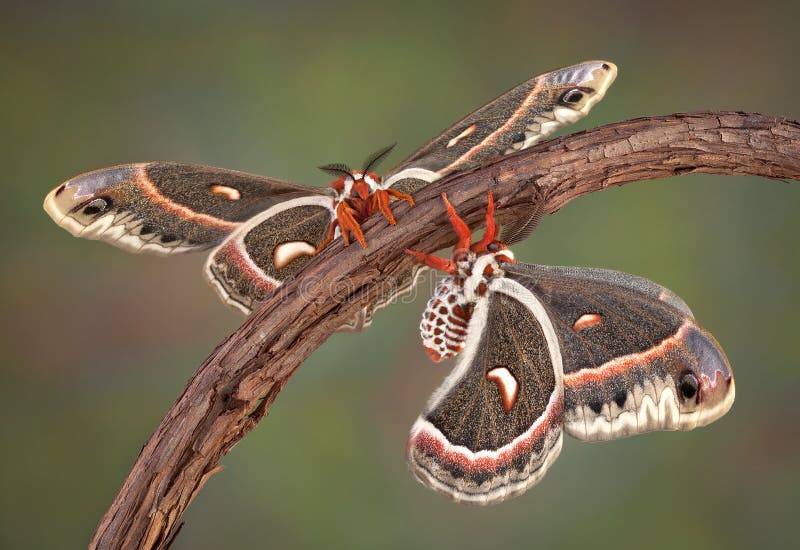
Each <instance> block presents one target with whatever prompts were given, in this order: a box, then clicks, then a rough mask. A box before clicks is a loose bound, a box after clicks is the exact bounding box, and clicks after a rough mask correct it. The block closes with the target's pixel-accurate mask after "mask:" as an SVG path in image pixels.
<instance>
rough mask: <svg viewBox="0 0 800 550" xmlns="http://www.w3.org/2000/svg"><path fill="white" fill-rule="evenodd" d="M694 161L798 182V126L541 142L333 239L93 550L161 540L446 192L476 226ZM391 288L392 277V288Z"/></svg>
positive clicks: (235, 356) (189, 398)
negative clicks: (493, 210)
mask: <svg viewBox="0 0 800 550" xmlns="http://www.w3.org/2000/svg"><path fill="white" fill-rule="evenodd" d="M692 172H702V173H714V174H729V175H745V174H747V175H756V176H765V177H768V178H786V179H793V180H800V123H798V122H795V121H791V120H787V119H783V118H775V117H768V116H763V115H758V114H746V113H710V112H701V113H693V114H676V115H670V116H663V117H651V118H641V119H634V120H629V121H625V122H620V123H616V124H610V125H607V126H603V127H601V128H595V129H593V130H590V131H587V132H581V133H578V134H573V135H569V136H566V137H562V138H559V139H555V140H553V141H549V142H546V143H542V144H540V145H538V146H536V147H532V148H530V149H528V150H526V151H524V152H522V153H519V154H515V155H511V156H507V157H502V158H499V159H497V160H495V161H493V162H490V163H488V164H485V165H483V166H481V167H480V168H478V169H476V170H474V171H472V172H467V173H462V174H458V175H456V176H454V177H449V178H446V179H444V180H441V181H439V182H436V183H434V184H431V185H429V186H428V187H426V188H425V189H423V190H422V191H420V192H419V193H418V194H417V195H416V196H415V200H416V202H417V205H416V206H415V207H413V209H411V208H409V207H408V205H406V204H405V203H403V202H396V203H394V204H393V210H394V212H395V216H396V218H397V219H398V221H399V223H398V224H397V226H394V227H392V226H390V225H388V223H387V222H386V220H384V219H383V218H382V217H381V216H373V217H372V218H371V219H369V220H368V221H367V223H366V224H365V225H364V229H365V230H366V234H367V238H368V241H369V247H368V248H367V249H366V250H363V249H362V248H361V247H359V246H351V247H349V248H345V247H343V246H342V242H341V239H339V240H337V241H336V242H334V243H333V244H332V245H331V246H329V247H327V248H326V249H325V250H324V251H323V252H322V253H321V254H320V255H319V256H318V257H316V258H315V259H314V260H313V261H312V262H310V263H309V264H308V266H307V267H306V268H305V269H304V270H303V273H302V276H301V277H298V278H296V279H294V280H292V281H290V282H288V283H287V284H286V285H284V286H283V287H282V288H281V289H280V290H279V291H278V292H277V293H276V295H274V296H272V297H271V298H270V299H268V300H267V301H266V302H265V303H264V304H262V305H261V306H260V307H259V308H258V309H257V310H256V311H255V312H254V313H253V314H252V315H250V316H249V317H248V318H247V319H245V321H244V322H243V323H242V325H241V326H240V327H239V328H238V329H237V330H236V332H235V333H233V334H232V335H230V336H229V337H227V338H226V339H225V340H224V341H223V342H222V343H221V344H219V345H218V346H217V347H216V349H215V350H214V351H213V352H212V353H211V355H210V356H209V357H208V358H207V359H206V360H205V361H204V362H203V364H202V365H201V366H200V368H199V369H198V370H197V372H196V373H195V374H194V376H192V378H191V379H190V380H189V382H188V384H187V385H186V387H185V388H184V390H183V392H182V393H181V395H180V396H179V397H178V399H177V400H176V401H175V403H174V405H173V406H172V408H171V409H170V410H169V412H168V413H167V415H166V416H165V417H164V419H163V420H162V421H161V424H160V425H159V426H158V428H157V429H156V431H155V432H154V433H153V435H152V436H151V437H150V439H149V441H148V442H147V444H146V445H145V446H144V448H143V449H142V451H141V453H140V454H139V457H138V459H137V460H136V463H135V464H134V466H133V469H132V471H131V473H130V474H129V475H128V478H127V479H126V480H125V483H124V484H123V486H122V488H121V489H120V492H119V494H118V495H117V497H116V499H115V500H114V502H113V504H112V505H111V508H110V509H109V510H108V512H107V513H106V514H105V516H104V517H103V519H102V520H101V522H100V524H99V525H98V527H97V530H96V532H95V534H94V538H93V540H92V542H91V545H90V548H163V547H164V545H165V544H167V542H168V540H169V538H170V534H171V533H172V532H173V531H174V530H175V529H176V528H177V526H178V525H179V523H180V518H181V515H182V514H183V512H184V511H185V510H186V508H187V507H188V505H189V503H190V502H191V501H192V499H193V498H194V497H195V496H196V495H197V493H198V492H199V491H200V489H202V487H203V485H204V484H205V482H206V481H207V480H208V479H209V478H210V477H211V476H212V475H213V474H215V473H216V472H218V471H220V470H221V469H222V467H221V466H219V465H218V463H219V461H220V459H221V458H222V457H223V456H225V454H226V453H228V451H230V449H231V448H232V447H233V446H234V445H235V444H236V443H237V442H238V441H239V440H240V439H242V438H243V437H244V436H245V435H247V433H248V432H249V431H250V430H252V429H253V428H254V427H255V426H256V425H257V424H258V422H259V420H261V419H262V418H263V417H264V416H265V415H266V413H267V410H268V409H269V406H270V404H271V403H272V402H273V401H274V399H275V397H276V396H277V395H278V393H279V392H280V391H281V389H282V388H283V386H284V385H285V384H286V382H287V381H288V380H289V378H290V377H291V376H292V374H293V373H294V372H295V370H296V369H297V368H298V367H299V366H300V365H301V364H302V363H303V361H304V360H305V359H306V358H307V357H308V356H309V355H311V353H313V352H314V350H315V349H317V347H319V346H320V345H321V344H322V343H323V342H324V341H325V340H326V339H327V338H328V337H329V336H330V335H331V334H332V333H333V332H334V330H335V329H336V328H337V327H338V326H339V325H340V324H341V323H342V322H343V320H344V319H346V318H348V317H351V316H352V315H354V314H355V313H356V312H357V311H358V310H359V309H360V308H362V307H364V306H365V305H366V304H367V303H368V302H369V301H370V300H374V299H375V297H376V296H377V295H378V293H379V291H380V287H381V286H382V285H385V284H386V281H392V280H393V279H394V278H395V277H397V276H398V275H399V274H401V273H402V272H404V271H406V270H407V269H408V268H409V267H410V266H411V265H412V260H411V258H409V257H408V256H406V255H405V254H404V253H403V251H404V249H405V248H414V249H416V250H420V251H423V252H432V251H434V250H437V249H439V248H442V247H444V246H446V245H449V244H452V243H453V242H454V238H453V237H454V235H453V232H452V231H451V230H450V226H449V224H448V222H447V217H446V216H445V215H444V207H443V205H442V202H441V200H440V199H439V196H440V194H441V193H442V192H446V193H447V196H448V198H449V199H450V201H451V202H452V203H453V204H454V205H455V207H456V209H457V210H458V212H459V214H460V215H461V216H462V217H464V219H465V220H466V221H467V222H468V223H469V224H470V225H471V226H472V227H473V228H475V227H478V226H480V225H481V224H482V223H483V213H484V208H485V201H486V191H487V189H491V190H492V191H493V193H494V197H495V202H496V205H497V214H498V217H499V219H500V221H501V222H503V221H505V222H508V221H511V220H513V219H516V218H521V217H523V216H524V215H525V214H526V213H529V212H530V211H531V210H532V209H533V208H535V207H537V206H538V203H539V202H541V201H544V205H543V211H544V212H545V213H548V214H549V213H553V212H555V211H557V210H558V209H560V208H561V207H563V206H564V205H565V204H567V203H568V202H569V201H571V200H572V199H574V198H576V197H579V196H581V195H586V194H588V193H592V192H595V191H599V190H601V189H605V188H607V187H611V186H615V185H623V184H625V183H628V182H633V181H642V180H650V179H656V178H663V177H667V176H673V175H683V174H688V173H692ZM383 288H385V286H383Z"/></svg>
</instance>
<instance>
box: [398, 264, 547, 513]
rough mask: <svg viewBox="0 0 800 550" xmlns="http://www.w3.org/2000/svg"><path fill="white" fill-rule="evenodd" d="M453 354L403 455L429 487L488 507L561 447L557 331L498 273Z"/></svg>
mask: <svg viewBox="0 0 800 550" xmlns="http://www.w3.org/2000/svg"><path fill="white" fill-rule="evenodd" d="M459 357H460V358H459V360H458V363H457V365H456V367H455V369H453V371H452V372H451V373H450V375H449V376H448V377H447V378H446V379H445V381H444V383H443V384H442V386H440V387H439V389H437V390H436V392H435V393H434V394H433V396H432V397H431V400H430V401H429V402H428V404H427V406H426V408H425V410H424V411H423V413H422V414H421V415H420V417H419V418H418V419H417V421H416V423H415V424H414V426H413V428H412V429H411V436H410V439H409V442H408V462H409V466H410V468H411V470H412V472H413V473H414V475H415V476H416V477H417V479H419V480H420V481H421V482H422V483H424V484H425V485H428V486H430V487H431V488H433V489H434V490H436V491H438V492H441V493H444V494H446V495H448V496H449V497H451V498H452V499H454V500H457V501H464V502H469V503H473V504H492V503H495V502H499V501H501V500H504V499H506V498H509V497H512V496H514V495H517V494H520V493H522V492H523V491H525V490H526V489H527V488H528V487H530V486H531V485H533V484H534V483H536V482H537V481H538V480H539V479H540V478H541V477H542V476H543V475H544V473H545V472H546V470H547V468H548V467H549V465H550V464H551V463H552V462H553V461H554V460H555V459H556V457H557V456H558V453H559V452H560V450H561V441H562V431H561V423H562V411H563V380H562V378H563V377H562V369H561V357H560V354H559V348H558V338H557V335H556V333H555V329H554V328H553V326H552V324H551V322H550V321H549V319H548V316H547V314H546V311H545V309H544V306H543V305H542V303H541V302H540V301H539V300H538V299H537V298H536V296H535V295H534V294H533V293H532V292H530V291H529V290H527V289H525V288H524V287H523V286H522V285H520V284H519V283H517V282H515V281H511V280H509V279H497V280H495V281H493V282H492V283H491V285H490V292H489V294H488V298H486V299H482V300H480V301H479V302H478V303H477V304H476V306H475V308H474V311H473V313H472V317H471V319H470V323H469V328H468V336H467V339H466V343H465V346H464V350H463V351H462V352H461V354H460V356H459Z"/></svg>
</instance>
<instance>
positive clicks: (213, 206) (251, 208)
mask: <svg viewBox="0 0 800 550" xmlns="http://www.w3.org/2000/svg"><path fill="white" fill-rule="evenodd" d="M322 193H323V191H322V190H318V189H314V188H310V187H303V186H301V185H295V184H292V183H287V182H283V181H279V180H276V179H272V178H267V177H263V176H256V175H253V174H246V173H244V172H237V171H234V170H226V169H223V168H214V167H211V166H201V165H197V164H184V163H177V162H147V163H140V164H122V165H118V166H112V167H110V168H104V169H101V170H96V171H94V172H88V173H85V174H81V175H79V176H76V177H74V178H72V179H70V180H68V181H66V182H65V183H63V184H62V185H60V186H59V187H57V188H56V189H54V190H53V191H51V192H50V193H49V194H48V195H47V197H46V198H45V201H44V209H45V210H46V211H47V213H48V214H50V216H51V217H52V218H53V220H55V222H56V223H57V224H59V225H60V226H61V227H63V228H64V229H66V230H67V231H69V232H70V233H72V234H73V235H75V236H79V237H84V238H87V239H95V240H101V241H105V242H108V243H110V244H113V245H114V246H117V247H119V248H122V249H124V250H128V251H131V252H148V253H153V254H174V253H180V252H189V251H194V250H203V249H206V248H210V247H212V246H215V245H217V244H219V243H220V242H221V241H222V240H223V239H224V238H225V237H226V236H227V235H229V234H230V233H231V232H233V231H234V230H236V229H237V228H238V227H240V226H241V225H242V223H243V222H244V221H246V220H248V219H249V218H252V217H253V216H254V215H256V214H258V213H259V212H262V211H264V210H266V209H268V208H270V207H272V206H274V205H275V204H278V203H280V202H283V201H287V200H291V199H293V198H297V197H305V196H318V195H321V194H322Z"/></svg>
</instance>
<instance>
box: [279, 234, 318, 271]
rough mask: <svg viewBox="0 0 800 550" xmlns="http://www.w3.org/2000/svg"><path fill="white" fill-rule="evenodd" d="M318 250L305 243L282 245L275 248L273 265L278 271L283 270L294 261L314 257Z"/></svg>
mask: <svg viewBox="0 0 800 550" xmlns="http://www.w3.org/2000/svg"><path fill="white" fill-rule="evenodd" d="M314 252H316V248H314V247H313V246H311V245H310V244H308V243H307V242H305V241H290V242H288V243H281V244H279V245H278V246H276V247H275V251H274V252H273V263H274V264H275V267H276V268H278V269H283V268H284V267H286V266H287V265H289V263H290V262H291V261H292V260H295V259H297V258H299V257H300V256H313V255H314Z"/></svg>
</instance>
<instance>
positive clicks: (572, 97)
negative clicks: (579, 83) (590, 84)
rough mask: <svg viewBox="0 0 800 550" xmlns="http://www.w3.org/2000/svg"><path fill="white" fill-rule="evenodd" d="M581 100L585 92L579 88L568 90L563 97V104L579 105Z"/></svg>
mask: <svg viewBox="0 0 800 550" xmlns="http://www.w3.org/2000/svg"><path fill="white" fill-rule="evenodd" d="M581 99H583V92H582V91H580V90H579V89H578V88H573V89H571V90H567V91H566V92H564V93H563V94H562V95H561V102H562V103H568V104H570V103H578V102H579V101H580V100H581Z"/></svg>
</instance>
